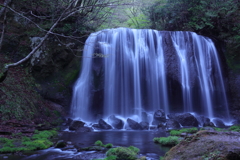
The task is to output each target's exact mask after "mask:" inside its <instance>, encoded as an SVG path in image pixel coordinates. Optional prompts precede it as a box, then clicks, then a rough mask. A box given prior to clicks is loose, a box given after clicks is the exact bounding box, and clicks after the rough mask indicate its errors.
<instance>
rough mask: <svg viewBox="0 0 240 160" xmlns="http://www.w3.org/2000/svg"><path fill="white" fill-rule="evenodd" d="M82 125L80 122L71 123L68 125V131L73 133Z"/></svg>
mask: <svg viewBox="0 0 240 160" xmlns="http://www.w3.org/2000/svg"><path fill="white" fill-rule="evenodd" d="M84 124H85V123H84V122H82V121H72V122H71V124H70V126H69V130H71V131H75V130H77V129H78V128H81V127H83V126H84Z"/></svg>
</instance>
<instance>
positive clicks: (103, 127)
mask: <svg viewBox="0 0 240 160" xmlns="http://www.w3.org/2000/svg"><path fill="white" fill-rule="evenodd" d="M98 125H99V127H100V128H101V129H112V126H110V125H109V124H107V122H105V121H104V120H103V119H100V120H99V121H98Z"/></svg>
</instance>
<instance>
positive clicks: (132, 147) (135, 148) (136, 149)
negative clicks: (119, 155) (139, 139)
mask: <svg viewBox="0 0 240 160" xmlns="http://www.w3.org/2000/svg"><path fill="white" fill-rule="evenodd" d="M128 149H130V150H132V151H133V152H135V153H137V154H138V152H139V151H140V150H139V149H138V148H137V147H134V146H130V147H128Z"/></svg>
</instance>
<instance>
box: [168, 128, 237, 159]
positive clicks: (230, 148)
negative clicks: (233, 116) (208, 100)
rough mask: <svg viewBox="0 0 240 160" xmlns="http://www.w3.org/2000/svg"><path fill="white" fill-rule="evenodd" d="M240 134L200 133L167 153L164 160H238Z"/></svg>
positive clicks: (189, 137)
mask: <svg viewBox="0 0 240 160" xmlns="http://www.w3.org/2000/svg"><path fill="white" fill-rule="evenodd" d="M239 137H240V133H238V132H216V131H199V132H197V133H196V134H194V135H192V136H188V137H186V138H185V139H184V140H182V141H181V142H180V143H179V144H178V145H176V146H175V147H173V148H172V149H171V150H170V151H169V152H167V153H166V155H165V157H164V160H173V159H174V160H180V159H191V160H205V159H208V160H213V159H218V160H238V159H240V138H239Z"/></svg>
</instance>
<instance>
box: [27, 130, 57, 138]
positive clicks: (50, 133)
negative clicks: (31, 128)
mask: <svg viewBox="0 0 240 160" xmlns="http://www.w3.org/2000/svg"><path fill="white" fill-rule="evenodd" d="M56 135H57V131H55V130H51V131H42V132H39V133H37V134H34V135H33V136H32V139H34V140H35V139H49V138H52V137H54V136H56Z"/></svg>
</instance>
